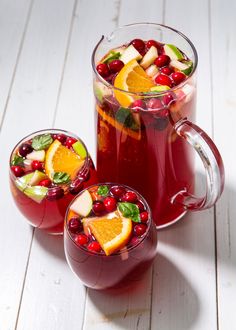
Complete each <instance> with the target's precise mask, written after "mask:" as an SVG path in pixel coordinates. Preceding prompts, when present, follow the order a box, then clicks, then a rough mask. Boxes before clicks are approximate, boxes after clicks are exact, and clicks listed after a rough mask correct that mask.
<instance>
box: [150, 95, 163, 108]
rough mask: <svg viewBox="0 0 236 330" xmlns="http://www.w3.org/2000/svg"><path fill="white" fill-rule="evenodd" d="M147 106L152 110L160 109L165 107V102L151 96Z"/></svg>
mask: <svg viewBox="0 0 236 330" xmlns="http://www.w3.org/2000/svg"><path fill="white" fill-rule="evenodd" d="M147 108H148V109H152V110H154V109H155V110H158V109H162V108H163V104H162V102H161V100H160V99H159V98H154V97H153V98H151V99H149V100H148V102H147Z"/></svg>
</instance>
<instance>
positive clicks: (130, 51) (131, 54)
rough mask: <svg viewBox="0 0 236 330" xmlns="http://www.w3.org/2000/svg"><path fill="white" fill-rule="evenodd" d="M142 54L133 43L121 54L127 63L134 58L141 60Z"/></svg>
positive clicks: (122, 59)
mask: <svg viewBox="0 0 236 330" xmlns="http://www.w3.org/2000/svg"><path fill="white" fill-rule="evenodd" d="M141 59H142V55H141V54H140V53H139V52H138V51H137V49H135V48H134V46H133V45H130V46H129V47H127V48H126V49H125V51H124V53H123V54H122V55H121V57H120V60H121V61H122V62H123V63H124V64H127V63H128V62H130V61H132V60H137V61H138V60H141Z"/></svg>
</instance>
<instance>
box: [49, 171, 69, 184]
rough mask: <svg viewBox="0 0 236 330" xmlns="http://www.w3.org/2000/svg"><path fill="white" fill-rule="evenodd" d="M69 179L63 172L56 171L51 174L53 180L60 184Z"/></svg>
mask: <svg viewBox="0 0 236 330" xmlns="http://www.w3.org/2000/svg"><path fill="white" fill-rule="evenodd" d="M69 181H70V175H69V174H67V173H65V172H56V173H54V175H53V182H54V183H57V184H60V183H67V182H69Z"/></svg>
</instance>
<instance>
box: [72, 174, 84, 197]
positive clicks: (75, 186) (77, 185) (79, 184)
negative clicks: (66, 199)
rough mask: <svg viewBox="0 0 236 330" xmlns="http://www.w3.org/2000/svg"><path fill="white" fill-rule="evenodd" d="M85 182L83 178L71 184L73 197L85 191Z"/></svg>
mask: <svg viewBox="0 0 236 330" xmlns="http://www.w3.org/2000/svg"><path fill="white" fill-rule="evenodd" d="M83 181H84V180H83V179H82V178H77V179H76V180H75V181H73V182H72V183H71V184H70V187H69V191H70V193H71V194H72V195H76V194H78V193H79V192H80V191H81V190H82V189H83V187H84V183H83Z"/></svg>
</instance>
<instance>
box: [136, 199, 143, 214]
mask: <svg viewBox="0 0 236 330" xmlns="http://www.w3.org/2000/svg"><path fill="white" fill-rule="evenodd" d="M136 205H137V206H138V208H139V212H142V211H144V210H145V208H144V205H143V203H142V202H141V201H137V202H136Z"/></svg>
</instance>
